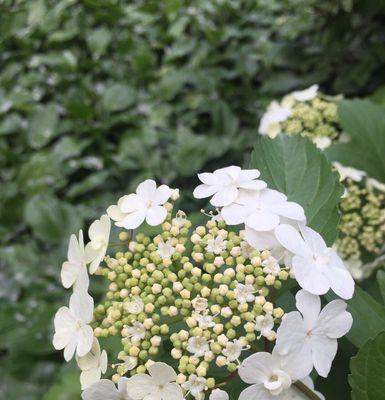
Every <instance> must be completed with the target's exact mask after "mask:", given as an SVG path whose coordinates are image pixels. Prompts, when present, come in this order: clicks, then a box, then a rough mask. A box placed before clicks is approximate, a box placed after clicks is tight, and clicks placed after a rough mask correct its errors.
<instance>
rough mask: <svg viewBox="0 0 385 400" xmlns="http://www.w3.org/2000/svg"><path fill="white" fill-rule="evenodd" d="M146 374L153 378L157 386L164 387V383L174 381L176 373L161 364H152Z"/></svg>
mask: <svg viewBox="0 0 385 400" xmlns="http://www.w3.org/2000/svg"><path fill="white" fill-rule="evenodd" d="M148 372H149V373H150V375H151V376H152V377H153V379H154V381H155V382H156V383H157V384H159V385H164V384H165V383H168V382H173V381H175V380H176V373H175V371H174V369H173V368H171V367H170V366H169V365H167V364H165V363H163V362H157V363H155V364H152V365H151V366H150V367H149V368H148Z"/></svg>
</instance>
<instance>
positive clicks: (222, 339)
mask: <svg viewBox="0 0 385 400" xmlns="http://www.w3.org/2000/svg"><path fill="white" fill-rule="evenodd" d="M217 341H218V343H219V344H220V345H221V346H222V347H225V346H226V344H227V343H228V341H229V339H228V337H227V336H226V335H224V334H223V333H222V335H219V336H218V338H217Z"/></svg>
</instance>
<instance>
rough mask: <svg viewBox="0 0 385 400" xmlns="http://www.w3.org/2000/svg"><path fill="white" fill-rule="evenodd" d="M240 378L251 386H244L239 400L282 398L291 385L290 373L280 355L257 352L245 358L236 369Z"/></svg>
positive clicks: (273, 399)
mask: <svg viewBox="0 0 385 400" xmlns="http://www.w3.org/2000/svg"><path fill="white" fill-rule="evenodd" d="M238 373H239V376H240V378H241V379H242V380H243V381H244V382H246V383H248V384H251V385H252V386H249V387H248V388H246V389H245V390H244V391H243V392H242V393H241V394H240V396H239V400H280V399H281V400H284V399H285V398H286V395H287V389H288V388H289V387H290V386H291V378H290V373H289V372H288V371H287V370H286V369H285V368H284V366H283V364H282V360H281V357H280V356H279V355H277V354H275V352H274V351H273V354H270V353H265V352H259V353H255V354H253V355H251V356H250V357H248V358H246V359H245V360H244V361H243V362H242V364H241V366H240V367H239V369H238Z"/></svg>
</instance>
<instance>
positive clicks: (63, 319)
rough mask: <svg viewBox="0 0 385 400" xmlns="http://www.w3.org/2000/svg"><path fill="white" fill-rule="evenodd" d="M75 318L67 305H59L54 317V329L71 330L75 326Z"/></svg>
mask: <svg viewBox="0 0 385 400" xmlns="http://www.w3.org/2000/svg"><path fill="white" fill-rule="evenodd" d="M75 322H76V321H75V318H74V316H73V315H72V313H71V311H70V309H69V308H68V307H60V308H59V309H58V310H57V312H56V314H55V318H54V325H55V331H57V332H58V331H62V332H63V331H64V332H71V331H72V330H73V327H74V326H75Z"/></svg>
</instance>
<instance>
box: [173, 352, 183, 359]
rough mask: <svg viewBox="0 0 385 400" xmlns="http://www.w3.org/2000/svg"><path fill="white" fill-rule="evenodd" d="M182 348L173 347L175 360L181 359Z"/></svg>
mask: <svg viewBox="0 0 385 400" xmlns="http://www.w3.org/2000/svg"><path fill="white" fill-rule="evenodd" d="M182 354H183V353H182V350H180V349H172V350H171V357H172V358H174V359H175V360H179V359H180V358H181V357H182Z"/></svg>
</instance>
